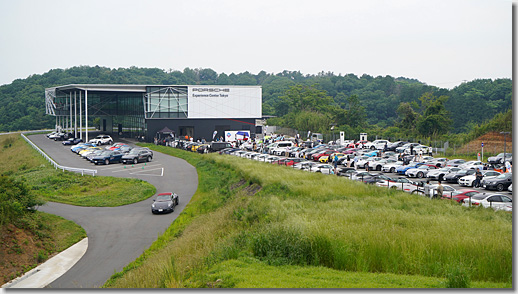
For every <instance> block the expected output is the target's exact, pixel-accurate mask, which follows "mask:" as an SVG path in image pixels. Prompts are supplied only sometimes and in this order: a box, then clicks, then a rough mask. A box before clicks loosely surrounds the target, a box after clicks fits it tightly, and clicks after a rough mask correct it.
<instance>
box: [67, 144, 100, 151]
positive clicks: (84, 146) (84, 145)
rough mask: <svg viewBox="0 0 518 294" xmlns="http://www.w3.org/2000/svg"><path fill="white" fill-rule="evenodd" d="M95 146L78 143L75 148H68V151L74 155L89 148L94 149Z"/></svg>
mask: <svg viewBox="0 0 518 294" xmlns="http://www.w3.org/2000/svg"><path fill="white" fill-rule="evenodd" d="M95 146H96V145H95V144H92V143H79V144H77V145H76V146H74V147H72V148H70V150H71V151H72V152H74V153H79V151H81V150H83V149H86V148H90V147H95Z"/></svg>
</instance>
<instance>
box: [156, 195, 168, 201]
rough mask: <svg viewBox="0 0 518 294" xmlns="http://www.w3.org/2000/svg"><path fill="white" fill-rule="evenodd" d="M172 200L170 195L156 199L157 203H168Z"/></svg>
mask: <svg viewBox="0 0 518 294" xmlns="http://www.w3.org/2000/svg"><path fill="white" fill-rule="evenodd" d="M170 199H171V196H170V195H159V196H158V197H156V201H167V200H170Z"/></svg>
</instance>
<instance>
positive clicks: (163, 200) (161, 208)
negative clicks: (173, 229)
mask: <svg viewBox="0 0 518 294" xmlns="http://www.w3.org/2000/svg"><path fill="white" fill-rule="evenodd" d="M178 202H179V197H178V195H177V194H176V193H173V192H166V193H160V194H158V195H157V197H156V199H154V200H153V204H151V212H152V213H153V214H157V213H167V212H173V211H174V208H175V207H176V206H177V205H178Z"/></svg>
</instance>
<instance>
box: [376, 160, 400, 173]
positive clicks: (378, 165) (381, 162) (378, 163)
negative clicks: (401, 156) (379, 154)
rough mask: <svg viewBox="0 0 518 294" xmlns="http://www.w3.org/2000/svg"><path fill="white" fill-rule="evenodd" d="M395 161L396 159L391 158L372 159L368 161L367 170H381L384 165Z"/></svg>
mask: <svg viewBox="0 0 518 294" xmlns="http://www.w3.org/2000/svg"><path fill="white" fill-rule="evenodd" d="M396 162H397V159H393V158H387V159H382V160H376V161H372V162H369V170H377V171H381V170H382V168H383V166H384V165H386V164H391V163H396Z"/></svg>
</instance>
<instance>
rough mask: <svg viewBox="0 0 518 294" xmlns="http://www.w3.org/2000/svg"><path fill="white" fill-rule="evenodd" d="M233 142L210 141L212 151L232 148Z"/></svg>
mask: <svg viewBox="0 0 518 294" xmlns="http://www.w3.org/2000/svg"><path fill="white" fill-rule="evenodd" d="M231 147H232V144H230V143H229V142H210V148H209V151H210V152H218V151H220V150H223V149H225V148H231Z"/></svg>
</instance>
